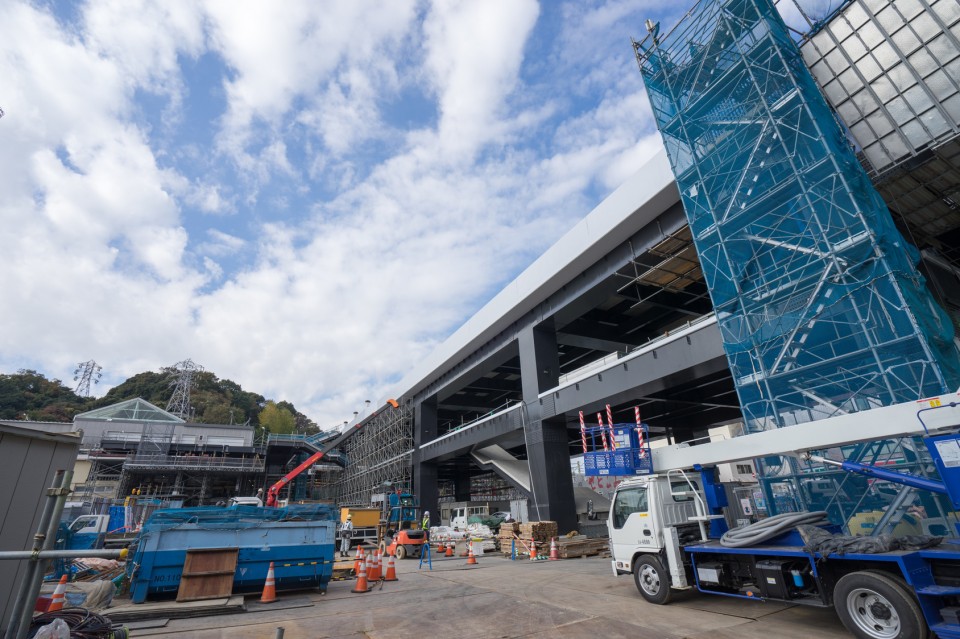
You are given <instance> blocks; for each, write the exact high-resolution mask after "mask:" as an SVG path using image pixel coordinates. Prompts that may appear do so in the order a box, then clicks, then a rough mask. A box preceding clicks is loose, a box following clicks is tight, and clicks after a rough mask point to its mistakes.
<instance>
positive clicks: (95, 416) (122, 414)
mask: <svg viewBox="0 0 960 639" xmlns="http://www.w3.org/2000/svg"><path fill="white" fill-rule="evenodd" d="M74 420H90V421H93V420H96V421H103V420H106V421H113V420H124V421H135V422H165V423H177V424H182V423H184V422H183V420H182V419H180V418H179V417H177V416H176V415H171V414H170V413H168V412H167V411H165V410H163V409H162V408H157V407H156V406H154V405H153V404H151V403H150V402H148V401H146V400H144V399H140V398H139V397H138V398H136V399H128V400H127V401H125V402H120V403H119V404H113V405H111V406H104V407H103V408H98V409H96V410H91V411H88V412H86V413H80V414H79V415H77V416H76V417H74Z"/></svg>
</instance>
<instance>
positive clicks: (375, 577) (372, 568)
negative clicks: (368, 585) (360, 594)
mask: <svg viewBox="0 0 960 639" xmlns="http://www.w3.org/2000/svg"><path fill="white" fill-rule="evenodd" d="M367 579H369V580H370V581H380V551H379V550H374V551H373V556H372V559H371V560H370V565H369V566H368V567H367Z"/></svg>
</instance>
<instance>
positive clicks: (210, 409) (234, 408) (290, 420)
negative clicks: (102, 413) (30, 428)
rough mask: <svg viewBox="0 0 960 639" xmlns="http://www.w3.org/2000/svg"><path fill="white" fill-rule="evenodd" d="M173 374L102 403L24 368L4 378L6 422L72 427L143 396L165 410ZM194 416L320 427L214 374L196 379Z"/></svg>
mask: <svg viewBox="0 0 960 639" xmlns="http://www.w3.org/2000/svg"><path fill="white" fill-rule="evenodd" d="M174 379H175V378H174V375H173V369H170V368H165V369H161V370H160V371H159V372H155V371H147V372H144V373H138V374H136V375H134V376H133V377H131V378H129V379H127V380H126V381H124V382H123V383H121V384H119V385H117V386H115V387H113V388H112V389H110V390H109V391H108V392H107V394H106V395H104V396H103V397H100V398H95V397H81V396H79V395H77V394H76V393H75V392H74V391H73V389H71V388H70V387H68V386H66V385H64V384H63V382H61V381H60V380H59V379H47V378H46V376H44V375H43V374H42V373H38V372H37V371H33V370H24V369H21V370H19V371H17V372H16V373H14V374H3V373H0V419H7V420H10V419H18V420H24V419H26V420H32V421H44V422H69V421H72V420H73V417H74V415H76V414H78V413H84V412H86V411H90V410H94V409H96V408H102V407H104V406H109V405H111V404H116V403H118V402H122V401H125V400H128V399H135V398H137V397H140V398H143V399H145V400H147V401H148V402H150V403H151V404H154V405H155V406H159V407H160V408H164V407H166V405H167V401H169V399H170V397H171V395H172V394H173V386H172V381H173V380H174ZM190 408H191V411H190V416H189V417H188V418H187V421H190V422H195V423H200V424H245V423H249V424H252V425H254V426H255V427H256V428H257V430H258V431H261V430H266V431H267V432H271V433H278V434H280V433H315V432H318V431H319V429H318V428H317V425H316V424H315V423H314V422H313V421H312V420H311V419H310V418H309V417H307V416H306V415H304V414H303V413H301V412H300V411H298V410H297V409H296V407H295V406H294V405H293V404H291V403H290V402H286V401H282V402H275V401H273V400H268V399H266V398H264V396H263V395H260V394H258V393H253V392H249V391H245V390H243V388H242V387H241V386H240V384H237V383H236V382H234V381H231V380H229V379H220V378H218V377H217V376H216V375H215V374H213V373H211V372H209V371H203V372H199V373H197V374H196V375H195V376H194V380H193V387H192V388H191V391H190Z"/></svg>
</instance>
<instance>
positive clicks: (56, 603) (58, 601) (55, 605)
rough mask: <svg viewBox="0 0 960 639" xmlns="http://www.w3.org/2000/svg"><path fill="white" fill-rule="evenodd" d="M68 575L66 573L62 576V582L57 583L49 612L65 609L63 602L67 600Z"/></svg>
mask: <svg viewBox="0 0 960 639" xmlns="http://www.w3.org/2000/svg"><path fill="white" fill-rule="evenodd" d="M66 592H67V576H66V575H64V576H62V577H60V583H58V584H57V587H56V588H54V590H53V598H52V599H51V600H50V607H49V608H47V612H54V611H55V610H63V604H64V603H65V602H66V600H67V595H66Z"/></svg>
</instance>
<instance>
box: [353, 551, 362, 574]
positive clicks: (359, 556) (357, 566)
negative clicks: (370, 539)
mask: <svg viewBox="0 0 960 639" xmlns="http://www.w3.org/2000/svg"><path fill="white" fill-rule="evenodd" d="M363 561H364V558H363V548H361V547H360V546H357V558H356V559H354V561H353V574H354V575H355V576H357V577H359V576H360V564H361V563H363Z"/></svg>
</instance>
